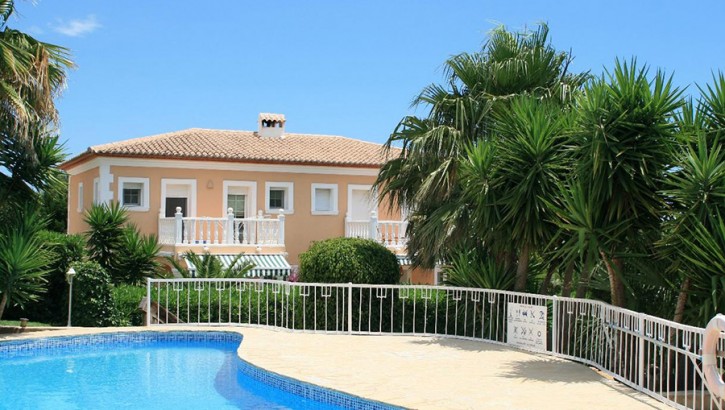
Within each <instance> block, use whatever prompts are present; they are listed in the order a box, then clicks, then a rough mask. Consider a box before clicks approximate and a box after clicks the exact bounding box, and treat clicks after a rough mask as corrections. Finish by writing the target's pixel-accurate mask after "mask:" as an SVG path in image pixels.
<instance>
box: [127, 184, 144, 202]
mask: <svg viewBox="0 0 725 410" xmlns="http://www.w3.org/2000/svg"><path fill="white" fill-rule="evenodd" d="M142 189H143V184H139V183H138V182H129V183H127V184H126V185H124V186H123V204H124V205H126V206H141V190H142Z"/></svg>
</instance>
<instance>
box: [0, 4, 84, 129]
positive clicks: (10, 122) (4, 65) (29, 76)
mask: <svg viewBox="0 0 725 410" xmlns="http://www.w3.org/2000/svg"><path fill="white" fill-rule="evenodd" d="M14 12H15V1H14V0H0V67H1V68H0V132H1V133H2V139H3V140H5V139H13V140H18V141H21V142H29V141H30V139H29V134H28V130H29V129H30V126H31V124H33V123H36V122H38V123H47V122H48V121H50V122H54V121H56V120H57V112H56V109H55V104H54V102H53V99H54V98H55V97H56V96H57V95H58V94H59V93H60V92H61V91H62V89H63V87H64V86H65V81H66V70H68V69H70V68H73V67H74V64H73V62H72V61H71V60H70V58H69V51H68V49H66V48H64V47H60V46H56V45H53V44H48V43H43V42H41V41H38V40H36V39H35V38H33V37H32V36H30V35H28V34H25V33H22V32H20V31H18V30H15V29H12V28H10V27H9V26H8V23H9V21H10V18H11V16H12V15H13V13H14Z"/></svg>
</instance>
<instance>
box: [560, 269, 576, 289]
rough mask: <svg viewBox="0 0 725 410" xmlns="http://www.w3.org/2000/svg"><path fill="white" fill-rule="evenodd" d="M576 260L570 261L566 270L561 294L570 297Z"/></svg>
mask: <svg viewBox="0 0 725 410" xmlns="http://www.w3.org/2000/svg"><path fill="white" fill-rule="evenodd" d="M574 266H575V264H574V261H571V262H569V264H568V265H567V266H566V270H565V271H564V285H563V287H562V289H561V296H563V297H565V298H568V297H571V285H572V277H573V276H574Z"/></svg>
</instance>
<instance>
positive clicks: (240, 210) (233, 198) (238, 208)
mask: <svg viewBox="0 0 725 410" xmlns="http://www.w3.org/2000/svg"><path fill="white" fill-rule="evenodd" d="M246 202H247V196H246V195H241V194H229V195H227V206H228V207H229V208H232V210H233V212H234V217H235V218H244V217H245V216H244V210H245V208H246Z"/></svg>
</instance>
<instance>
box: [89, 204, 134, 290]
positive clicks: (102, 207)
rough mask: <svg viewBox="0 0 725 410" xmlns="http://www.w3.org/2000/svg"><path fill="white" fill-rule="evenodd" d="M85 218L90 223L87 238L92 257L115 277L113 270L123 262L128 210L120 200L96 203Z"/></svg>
mask: <svg viewBox="0 0 725 410" xmlns="http://www.w3.org/2000/svg"><path fill="white" fill-rule="evenodd" d="M83 220H84V221H85V223H86V224H88V231H86V240H87V242H88V253H89V256H90V258H91V259H92V260H93V261H95V262H98V264H100V265H101V267H102V268H103V269H105V270H106V271H107V272H108V273H109V274H111V277H113V276H114V275H113V273H112V272H114V271H115V267H116V266H118V265H119V264H120V262H121V260H120V256H121V249H122V247H123V243H124V226H125V225H126V222H128V211H126V209H125V208H123V207H122V206H121V205H120V204H119V203H118V202H112V203H111V204H110V205H107V204H105V203H101V204H94V205H93V206H92V207H91V209H89V210H88V211H86V214H85V217H84V218H83Z"/></svg>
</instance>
